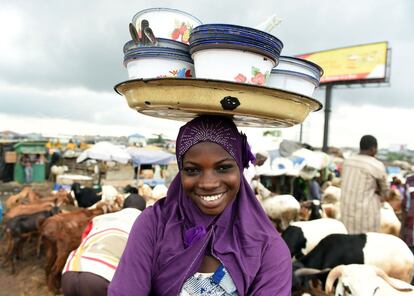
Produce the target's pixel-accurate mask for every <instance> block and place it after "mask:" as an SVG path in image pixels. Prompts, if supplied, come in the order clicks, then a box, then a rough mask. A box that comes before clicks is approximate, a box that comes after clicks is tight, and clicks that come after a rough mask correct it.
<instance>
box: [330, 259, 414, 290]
mask: <svg viewBox="0 0 414 296" xmlns="http://www.w3.org/2000/svg"><path fill="white" fill-rule="evenodd" d="M336 279H338V284H337V285H336V289H335V295H337V296H338V295H353V296H366V295H375V296H390V295H393V296H394V295H407V296H412V295H414V287H413V286H411V285H409V284H408V283H406V282H403V281H400V280H398V279H394V278H390V277H388V275H387V274H386V273H385V272H384V271H383V270H382V269H380V268H378V267H376V266H373V265H367V264H350V265H339V266H336V267H335V268H334V269H332V270H331V271H330V272H329V274H328V277H327V279H326V285H325V291H326V293H328V294H331V293H332V290H333V284H334V282H335V280H336Z"/></svg>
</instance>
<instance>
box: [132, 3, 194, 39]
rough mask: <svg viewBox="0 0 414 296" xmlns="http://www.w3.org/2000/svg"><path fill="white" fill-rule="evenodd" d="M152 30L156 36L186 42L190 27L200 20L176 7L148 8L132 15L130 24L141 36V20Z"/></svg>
mask: <svg viewBox="0 0 414 296" xmlns="http://www.w3.org/2000/svg"><path fill="white" fill-rule="evenodd" d="M144 20H146V21H147V24H146V25H148V26H149V27H150V28H151V29H152V31H153V32H154V35H155V37H157V38H166V39H172V40H176V41H179V42H183V43H186V44H188V40H189V38H190V33H191V31H192V29H193V28H194V27H196V26H198V25H201V24H202V23H201V21H200V20H199V19H198V18H196V17H195V16H193V15H191V14H189V13H187V12H184V11H181V10H177V9H170V8H149V9H145V10H142V11H140V12H138V13H137V14H135V15H134V17H133V18H132V24H133V25H134V26H135V27H136V29H137V31H138V35H139V36H141V27H142V24H143V21H144Z"/></svg>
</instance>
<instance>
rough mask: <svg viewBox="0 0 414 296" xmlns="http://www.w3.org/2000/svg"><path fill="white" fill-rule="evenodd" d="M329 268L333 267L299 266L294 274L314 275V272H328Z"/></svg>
mask: <svg viewBox="0 0 414 296" xmlns="http://www.w3.org/2000/svg"><path fill="white" fill-rule="evenodd" d="M329 270H331V269H330V268H325V269H317V268H307V267H303V268H299V269H297V270H295V272H294V274H295V276H304V275H314V274H320V273H324V272H328V271H329Z"/></svg>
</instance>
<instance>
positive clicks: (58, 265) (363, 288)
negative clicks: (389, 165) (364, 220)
mask: <svg viewBox="0 0 414 296" xmlns="http://www.w3.org/2000/svg"><path fill="white" fill-rule="evenodd" d="M133 190H136V188H132V187H130V186H128V188H127V189H126V190H124V193H125V192H127V193H128V192H131V191H133ZM139 190H140V191H139V193H140V194H141V195H143V196H144V198H145V199H146V200H147V203H148V204H151V203H152V202H154V201H155V200H156V199H158V198H159V197H162V196H163V195H164V194H165V190H166V188H164V189H162V190H161V191H160V193H156V195H157V196H156V197H155V198H153V199H151V192H150V193H148V190H150V189H149V188H146V187H145V186H140V187H139ZM155 191H156V190H155ZM258 198H259V200H260V202H261V204H262V206H263V209H264V210H265V212H266V213H267V215H268V217H269V219H270V220H271V221H272V222H273V223H274V225H275V228H276V229H277V230H278V231H279V233H280V234H281V236H282V238H283V239H284V240H285V242H286V244H287V245H288V247H289V250H290V252H291V255H292V269H293V278H292V295H336V296H339V295H341V296H345V295H361V296H366V295H376V296H377V295H414V288H413V286H411V281H412V279H413V276H414V256H413V254H412V252H411V250H410V249H409V248H408V246H407V245H406V244H405V243H404V242H403V241H402V240H401V239H400V238H398V233H399V231H400V226H401V225H400V224H399V223H398V219H394V217H395V218H396V216H395V213H394V210H395V209H396V208H398V206H396V205H395V203H394V202H393V201H390V203H385V204H384V207H383V208H384V209H383V210H381V211H382V212H381V215H382V220H381V223H382V225H381V231H382V233H372V232H371V233H362V234H348V233H347V230H346V228H345V226H344V225H343V223H342V222H341V221H340V217H339V215H340V210H339V209H340V189H339V188H338V187H335V186H330V187H328V188H326V189H325V192H324V195H323V198H322V200H321V201H319V200H317V201H307V202H302V203H299V202H298V201H297V200H296V199H295V198H294V197H293V196H291V195H272V194H271V193H270V192H269V191H267V190H266V189H265V188H259V195H258ZM123 201H124V194H121V193H118V191H117V190H116V189H115V188H114V187H112V186H102V188H101V189H99V190H95V189H93V188H83V187H81V186H80V185H79V184H74V185H73V186H72V188H71V190H70V191H69V192H68V191H65V190H59V191H57V192H51V193H50V194H47V195H45V196H42V195H40V194H39V193H37V192H35V191H33V189H32V188H31V187H30V186H26V187H23V189H22V190H21V192H19V193H18V194H15V195H12V196H10V197H8V198H7V200H6V201H5V207H6V209H7V211H6V212H5V214H4V218H3V229H4V235H3V241H4V242H5V250H4V252H5V256H4V258H5V260H4V262H2V264H3V266H4V267H7V268H9V270H10V272H11V273H15V272H18V270H16V264H15V263H16V260H18V259H19V258H22V255H23V254H22V253H23V252H22V251H23V249H24V244H25V243H26V242H27V241H28V240H32V241H35V242H36V246H37V248H36V249H37V256H39V257H40V256H43V257H44V269H45V274H46V284H47V286H48V288H49V289H50V290H51V291H52V292H54V293H59V291H60V280H61V272H62V269H63V266H64V265H65V262H66V259H67V257H68V255H69V253H70V252H71V251H72V250H74V249H76V248H77V247H78V246H79V244H80V242H81V237H82V233H83V231H84V229H85V227H86V226H87V225H88V223H89V221H90V220H91V219H92V218H93V217H95V216H97V215H101V214H105V213H109V212H114V211H118V210H120V209H121V208H122V204H123ZM306 293H307V294H306Z"/></svg>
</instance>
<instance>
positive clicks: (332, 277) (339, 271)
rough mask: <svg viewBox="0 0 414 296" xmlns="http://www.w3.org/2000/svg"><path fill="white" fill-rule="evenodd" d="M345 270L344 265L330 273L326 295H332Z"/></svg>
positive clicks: (327, 279) (326, 285)
mask: <svg viewBox="0 0 414 296" xmlns="http://www.w3.org/2000/svg"><path fill="white" fill-rule="evenodd" d="M343 270H344V265H338V266H336V267H335V268H334V269H332V270H331V271H330V272H329V274H328V277H327V278H326V284H325V293H327V294H330V293H331V292H332V288H333V284H334V282H335V280H336V279H337V278H339V277H340V276H341V275H342V272H343Z"/></svg>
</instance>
